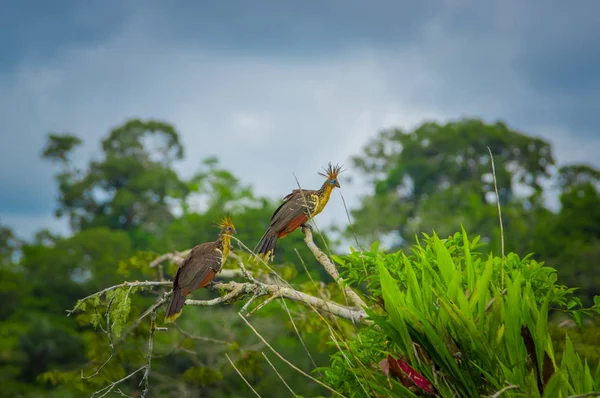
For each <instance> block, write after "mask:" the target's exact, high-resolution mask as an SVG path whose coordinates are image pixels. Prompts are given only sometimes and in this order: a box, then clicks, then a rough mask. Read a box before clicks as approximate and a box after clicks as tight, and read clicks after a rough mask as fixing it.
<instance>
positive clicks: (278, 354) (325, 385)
mask: <svg viewBox="0 0 600 398" xmlns="http://www.w3.org/2000/svg"><path fill="white" fill-rule="evenodd" d="M238 315H239V316H240V318H242V320H243V321H244V322H246V325H248V327H249V328H250V329H252V331H253V332H254V334H255V335H256V336H258V338H259V339H260V340H261V341H262V342H263V343H264V344H265V345H266V346H267V347H269V349H270V350H271V351H272V352H273V354H275V355H277V356H278V357H279V359H281V360H282V361H283V362H285V363H286V364H288V365H289V366H290V367H291V368H292V369H294V370H296V371H297V372H299V373H300V374H302V375H304V376H306V377H308V378H309V379H311V380H312V381H314V382H315V383H317V384H319V385H321V386H323V387H325V388H326V389H328V390H329V391H331V392H332V393H334V394H336V395H339V396H340V397H343V396H344V395H343V394H340V393H339V392H337V391H335V390H334V389H333V388H331V387H329V386H328V385H327V384H325V383H323V382H322V381H320V380H317V379H315V378H314V377H312V376H311V375H309V374H308V373H306V372H305V371H303V370H302V369H300V368H298V367H297V366H296V365H294V364H293V363H291V362H290V361H288V360H287V359H285V358H284V357H283V355H281V354H280V353H279V352H277V351H276V350H275V349H274V348H273V347H272V346H271V344H269V343H268V342H267V340H265V339H264V337H262V335H261V334H260V333H258V331H257V330H256V329H255V328H254V326H252V324H251V323H250V322H249V321H248V320H247V319H246V318H245V317H244V316H243V315H242V314H240V313H239V312H238Z"/></svg>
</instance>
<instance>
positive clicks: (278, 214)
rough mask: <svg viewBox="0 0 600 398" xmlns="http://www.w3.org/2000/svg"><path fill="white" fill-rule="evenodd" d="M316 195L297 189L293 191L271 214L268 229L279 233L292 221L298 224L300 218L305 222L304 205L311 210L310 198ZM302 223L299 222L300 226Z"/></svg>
mask: <svg viewBox="0 0 600 398" xmlns="http://www.w3.org/2000/svg"><path fill="white" fill-rule="evenodd" d="M316 193H317V191H314V190H307V189H303V190H302V191H300V190H299V189H294V190H293V191H292V192H291V193H290V194H289V195H287V196H286V197H285V198H283V200H284V202H283V203H282V204H281V205H280V206H279V207H278V208H277V210H275V213H273V216H272V217H271V227H270V228H272V229H274V230H276V231H280V230H282V229H283V228H285V227H286V226H289V224H290V222H292V221H293V220H297V221H299V222H300V219H301V218H302V219H304V221H306V220H307V219H308V215H307V211H306V205H307V204H308V206H309V209H312V207H313V206H312V202H311V200H310V197H311V195H315V194H316ZM311 211H312V210H311ZM304 221H301V222H300V224H302V223H303V222H304ZM300 224H299V225H300ZM297 227H298V226H296V228H297Z"/></svg>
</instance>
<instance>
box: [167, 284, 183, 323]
mask: <svg viewBox="0 0 600 398" xmlns="http://www.w3.org/2000/svg"><path fill="white" fill-rule="evenodd" d="M184 303H185V296H184V295H183V294H181V289H180V288H179V287H176V288H175V289H173V294H172V295H171V301H170V302H169V306H168V307H167V313H166V314H165V322H166V323H172V322H175V320H176V319H177V318H179V315H181V311H182V310H183V304H184Z"/></svg>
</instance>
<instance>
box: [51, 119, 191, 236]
mask: <svg viewBox="0 0 600 398" xmlns="http://www.w3.org/2000/svg"><path fill="white" fill-rule="evenodd" d="M80 144H81V140H80V139H79V138H77V137H75V136H72V135H68V134H65V135H56V134H51V135H50V136H49V137H48V143H47V145H46V147H45V149H44V151H43V156H44V157H45V158H47V159H50V160H53V161H58V162H60V163H61V164H62V166H63V171H62V172H61V173H60V174H58V175H57V181H58V184H59V192H60V196H59V208H58V210H57V212H56V214H57V216H59V217H60V216H62V215H68V216H69V218H70V221H71V227H72V229H73V230H74V231H79V230H82V229H85V228H89V227H95V226H107V227H109V228H113V229H123V230H126V231H138V232H139V231H143V232H146V233H156V232H157V231H159V228H160V226H161V225H164V224H165V223H168V222H169V221H171V220H172V219H173V218H174V217H173V213H172V211H171V209H170V206H169V205H170V204H176V203H178V202H179V201H181V200H183V199H185V197H186V195H187V186H186V184H185V183H184V182H182V181H181V180H180V179H179V177H178V176H177V173H176V172H175V171H174V170H173V169H172V168H171V167H172V164H173V162H174V161H176V160H179V159H182V157H183V146H182V145H181V143H180V142H179V135H178V134H177V131H176V130H175V128H174V127H173V126H172V125H170V124H168V123H165V122H161V121H156V120H148V121H141V120H139V119H131V120H128V121H126V122H125V123H124V124H123V125H121V126H119V127H116V128H115V129H113V130H111V131H110V133H109V135H108V137H107V138H105V139H104V140H103V141H102V152H103V159H101V160H99V161H93V162H91V163H90V165H89V168H88V169H87V171H85V172H84V171H82V170H80V169H78V168H76V167H75V166H74V165H73V164H72V160H71V159H70V154H71V152H72V150H73V149H74V148H75V147H76V146H78V145H80Z"/></svg>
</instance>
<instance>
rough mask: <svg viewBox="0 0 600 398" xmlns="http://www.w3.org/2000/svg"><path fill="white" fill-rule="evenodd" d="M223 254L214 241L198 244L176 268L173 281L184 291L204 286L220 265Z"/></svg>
mask: <svg viewBox="0 0 600 398" xmlns="http://www.w3.org/2000/svg"><path fill="white" fill-rule="evenodd" d="M222 260H223V254H222V252H221V250H219V248H218V247H217V244H216V242H207V243H203V244H201V245H198V246H196V247H194V248H193V249H192V251H190V253H189V254H188V256H187V257H186V259H185V260H183V262H182V263H181V265H180V266H179V268H178V269H177V274H176V275H175V283H176V284H177V285H178V286H179V287H180V288H181V290H182V291H184V292H191V291H193V290H195V289H198V288H200V287H203V286H205V285H206V284H208V282H210V280H212V277H214V275H215V274H216V273H217V271H218V270H219V269H220V268H221V266H222Z"/></svg>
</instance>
